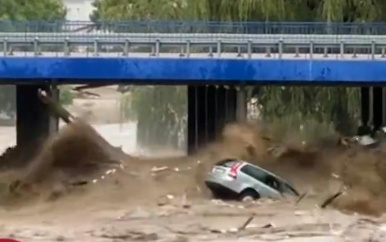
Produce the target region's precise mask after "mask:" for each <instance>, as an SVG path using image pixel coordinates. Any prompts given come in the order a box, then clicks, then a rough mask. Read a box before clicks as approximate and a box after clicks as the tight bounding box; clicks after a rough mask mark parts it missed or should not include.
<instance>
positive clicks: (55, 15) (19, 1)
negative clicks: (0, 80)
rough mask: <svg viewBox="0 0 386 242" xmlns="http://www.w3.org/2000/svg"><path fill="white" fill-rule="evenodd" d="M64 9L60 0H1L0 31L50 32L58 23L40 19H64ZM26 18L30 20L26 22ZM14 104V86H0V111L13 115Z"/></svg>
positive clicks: (55, 20) (54, 20)
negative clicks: (49, 22) (48, 23)
mask: <svg viewBox="0 0 386 242" xmlns="http://www.w3.org/2000/svg"><path fill="white" fill-rule="evenodd" d="M65 17H66V9H65V7H64V5H63V3H62V1H61V0H28V1H25V0H2V1H1V4H0V31H2V32H6V31H41V32H51V31H54V30H55V29H57V28H58V25H56V24H54V25H55V26H48V25H47V22H45V23H44V24H41V23H39V22H42V21H53V22H57V21H61V20H65ZM28 20H30V21H32V22H27V21H28ZM15 105H16V91H15V86H11V85H9V86H8V85H3V86H1V87H0V112H5V113H7V114H8V115H9V116H11V117H14V115H15V109H16V107H15Z"/></svg>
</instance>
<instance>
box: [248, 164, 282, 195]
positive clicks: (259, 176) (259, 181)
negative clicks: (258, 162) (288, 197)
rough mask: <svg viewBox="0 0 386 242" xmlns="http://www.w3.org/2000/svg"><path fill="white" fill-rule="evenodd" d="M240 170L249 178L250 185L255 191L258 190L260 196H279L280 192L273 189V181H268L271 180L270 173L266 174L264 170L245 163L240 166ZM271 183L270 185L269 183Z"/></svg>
mask: <svg viewBox="0 0 386 242" xmlns="http://www.w3.org/2000/svg"><path fill="white" fill-rule="evenodd" d="M241 171H242V172H243V173H245V174H247V175H248V176H250V177H251V178H252V179H251V184H250V185H251V187H253V188H254V189H255V190H256V191H257V192H259V194H260V196H261V197H270V198H280V197H282V196H281V193H280V192H279V191H278V190H277V189H275V187H274V186H275V183H269V182H270V180H271V181H272V178H273V177H272V175H270V174H268V173H267V172H265V171H264V170H261V169H259V168H258V167H256V166H253V165H249V164H247V165H245V166H243V167H242V168H241ZM271 184H272V185H271Z"/></svg>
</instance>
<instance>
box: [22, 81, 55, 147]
mask: <svg viewBox="0 0 386 242" xmlns="http://www.w3.org/2000/svg"><path fill="white" fill-rule="evenodd" d="M39 90H45V91H47V93H51V90H50V86H49V85H17V87H16V107H17V111H16V114H17V116H16V118H17V120H16V140H17V145H18V146H20V147H22V148H24V147H27V148H28V147H34V146H35V145H38V144H39V142H41V141H43V140H44V139H45V138H47V137H48V136H49V134H50V133H52V132H54V131H56V130H57V129H58V126H57V125H58V119H57V118H53V117H51V115H50V113H49V111H48V108H47V107H46V106H45V104H44V103H42V102H41V101H40V100H39V97H38V91H39ZM54 92H58V91H54ZM53 97H54V98H56V99H57V100H58V98H59V97H58V95H56V97H55V96H53Z"/></svg>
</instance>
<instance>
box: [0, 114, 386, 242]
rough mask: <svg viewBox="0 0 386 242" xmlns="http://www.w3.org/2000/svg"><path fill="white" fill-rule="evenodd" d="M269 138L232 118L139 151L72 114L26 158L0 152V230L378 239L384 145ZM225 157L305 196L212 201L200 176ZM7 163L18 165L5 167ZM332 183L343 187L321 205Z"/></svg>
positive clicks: (130, 237)
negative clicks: (197, 146) (165, 154)
mask: <svg viewBox="0 0 386 242" xmlns="http://www.w3.org/2000/svg"><path fill="white" fill-rule="evenodd" d="M272 145H273V144H272V141H269V140H267V139H265V138H263V137H262V135H261V132H260V131H259V129H258V127H255V126H251V125H230V126H228V127H227V128H226V129H225V130H224V135H223V139H222V140H221V141H219V142H217V143H215V144H212V145H209V146H208V147H207V148H205V149H204V150H202V151H201V152H200V153H199V154H197V155H196V156H194V157H182V158H163V159H149V158H147V159H145V158H138V157H132V156H129V155H127V154H124V153H123V152H122V151H121V150H119V149H118V148H115V147H112V146H111V145H110V144H109V143H108V142H106V141H105V140H104V139H103V138H102V137H101V136H100V135H99V134H98V133H97V132H96V131H95V130H94V129H93V128H92V127H91V126H89V125H88V124H87V123H85V122H83V121H77V122H75V123H72V124H70V125H67V126H65V127H63V128H62V129H61V130H60V132H59V133H58V134H57V135H55V136H54V137H51V138H50V139H49V140H47V141H46V143H45V144H43V146H42V148H41V150H40V151H39V152H38V154H37V155H36V156H35V157H33V158H28V159H27V158H25V157H22V156H19V155H15V154H19V153H20V152H22V151H20V150H17V148H16V149H15V151H13V152H8V153H7V154H5V155H3V157H2V159H1V162H2V165H3V166H4V165H7V167H8V168H7V169H6V170H4V171H3V172H2V173H1V174H0V189H1V194H0V195H1V196H0V203H1V211H0V234H1V236H3V237H13V238H15V239H19V240H21V241H29V242H35V241H90V242H91V241H93V242H94V241H110V242H112V241H165V242H166V241H168V242H169V241H171V242H173V241H175V242H183V241H235V240H236V239H237V241H310V239H312V241H386V237H385V236H386V217H385V216H383V212H384V211H385V209H386V202H385V197H386V195H385V191H386V189H385V188H386V187H385V186H386V185H385V184H386V183H385V181H386V170H385V169H386V168H385V167H386V166H384V164H383V160H382V157H384V154H383V150H384V148H383V147H379V148H377V149H375V150H364V149H360V148H358V147H329V148H328V149H327V148H323V147H317V148H315V147H313V148H312V149H311V148H305V147H302V148H294V147H284V148H281V150H280V152H273V153H272V152H268V151H269V150H271V149H270V147H271V146H272ZM385 150H386V149H385ZM229 157H237V158H242V159H248V160H250V161H252V162H255V163H257V164H259V165H261V166H264V167H266V168H269V169H270V170H272V171H274V172H277V173H278V174H280V175H282V176H283V177H285V178H287V179H289V180H291V181H293V183H294V184H295V186H296V187H298V189H299V190H301V191H302V192H306V194H307V195H306V196H305V198H304V199H303V200H301V201H300V202H297V200H296V199H295V198H285V199H283V200H282V201H272V200H268V199H261V200H259V201H257V202H254V203H240V202H224V201H219V200H212V199H211V197H210V195H209V192H208V191H207V190H206V189H205V187H204V185H203V180H204V179H205V175H206V173H207V171H208V169H209V168H210V167H211V165H212V164H213V163H214V162H216V161H217V160H218V159H221V158H229ZM16 159H19V160H17V162H16V161H15V160H16ZM12 162H14V163H17V164H21V165H20V166H19V167H18V168H13V169H12V168H11V167H12V166H11V164H12ZM337 191H342V192H343V193H344V194H343V195H342V196H341V197H339V198H338V199H336V200H335V201H334V202H332V203H331V204H330V205H329V206H328V207H327V208H324V209H322V208H320V205H321V203H322V202H323V201H324V200H325V199H326V198H327V197H329V196H331V194H334V193H336V192H337ZM247 220H251V221H250V223H248V224H247V225H245V226H243V224H245V223H246V221H247Z"/></svg>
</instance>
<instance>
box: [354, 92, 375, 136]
mask: <svg viewBox="0 0 386 242" xmlns="http://www.w3.org/2000/svg"><path fill="white" fill-rule="evenodd" d="M370 96H371V95H370V88H369V87H361V124H360V126H359V128H358V133H357V134H358V135H366V134H369V133H371V128H370V110H371V108H372V107H370V106H371V105H370Z"/></svg>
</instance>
